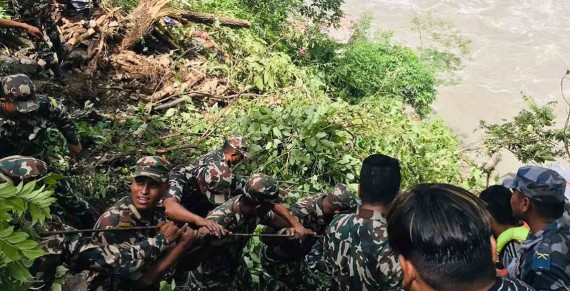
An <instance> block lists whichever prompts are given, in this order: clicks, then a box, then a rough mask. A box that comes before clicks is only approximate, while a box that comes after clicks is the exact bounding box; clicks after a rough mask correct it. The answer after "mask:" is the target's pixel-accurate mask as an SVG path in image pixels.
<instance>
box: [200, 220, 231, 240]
mask: <svg viewBox="0 0 570 291" xmlns="http://www.w3.org/2000/svg"><path fill="white" fill-rule="evenodd" d="M198 226H202V227H205V228H207V229H208V230H209V231H210V234H212V235H215V236H217V237H221V236H223V235H225V234H227V233H228V231H227V230H226V229H225V228H224V227H223V226H221V225H219V224H218V223H217V222H215V221H211V220H207V219H202V220H201V221H200V222H199V223H198Z"/></svg>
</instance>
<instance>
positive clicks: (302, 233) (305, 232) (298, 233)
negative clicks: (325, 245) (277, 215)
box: [293, 225, 315, 239]
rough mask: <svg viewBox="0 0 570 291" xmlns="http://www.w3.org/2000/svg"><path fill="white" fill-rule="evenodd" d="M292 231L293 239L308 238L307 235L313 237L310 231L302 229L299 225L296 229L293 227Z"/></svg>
mask: <svg viewBox="0 0 570 291" xmlns="http://www.w3.org/2000/svg"><path fill="white" fill-rule="evenodd" d="M293 229H294V230H295V233H294V236H293V237H294V238H295V239H299V238H301V237H304V236H308V235H315V233H314V232H313V231H312V230H310V229H308V228H304V227H303V226H302V225H299V226H297V227H293Z"/></svg>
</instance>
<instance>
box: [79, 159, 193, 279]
mask: <svg viewBox="0 0 570 291" xmlns="http://www.w3.org/2000/svg"><path fill="white" fill-rule="evenodd" d="M169 167H170V163H169V162H168V161H167V160H165V159H164V158H161V157H158V156H149V157H144V158H141V159H140V160H138V162H137V166H136V169H135V175H134V176H135V177H134V178H133V181H132V183H131V193H130V195H128V196H125V197H123V198H122V199H120V200H119V201H117V202H116V203H115V204H114V205H113V206H111V207H110V208H109V209H108V210H107V211H106V212H104V213H103V214H102V215H101V216H100V217H99V220H98V221H97V223H96V224H95V229H105V228H115V227H120V228H130V227H137V226H152V225H156V224H158V223H159V222H160V221H162V220H163V219H164V217H162V216H161V215H160V213H158V211H157V209H156V208H157V204H158V202H159V200H160V198H161V197H162V195H164V194H165V193H166V191H167V189H168V172H169ZM165 225H167V227H169V228H171V229H170V231H169V232H170V234H169V235H165V234H164V232H162V231H163V230H162V227H161V233H157V232H156V231H154V230H135V231H124V232H100V233H96V234H94V236H93V237H92V240H91V244H89V245H87V246H82V247H81V248H80V249H79V250H78V251H77V253H76V254H71V255H70V256H71V258H73V260H72V264H71V267H73V268H74V269H91V270H92V269H95V270H97V271H99V272H98V273H95V274H92V275H90V276H89V278H90V283H89V288H90V289H93V290H94V289H96V288H97V287H100V288H102V290H109V289H120V290H128V289H133V288H137V286H139V287H140V286H141V285H142V286H150V285H153V284H155V283H157V280H158V279H160V277H161V276H162V275H163V274H164V273H165V272H166V271H167V270H168V269H169V268H171V267H172V266H173V265H174V264H175V262H176V260H177V259H178V258H179V257H180V256H181V255H182V254H183V253H184V252H186V251H187V250H188V248H189V246H190V242H191V241H192V239H193V236H194V231H186V232H187V233H188V234H186V233H185V234H183V235H182V237H181V239H180V240H178V241H176V239H177V237H178V236H179V235H180V231H179V230H178V228H177V227H176V226H175V225H174V224H173V223H172V222H168V223H166V224H165ZM163 226H164V225H163ZM172 229H175V230H176V231H175V232H172ZM175 241H176V242H177V243H176V246H175V247H172V248H170V249H169V246H171V244H172V243H173V242H175ZM98 247H102V248H103V249H105V250H109V252H106V253H105V254H101V253H100V252H99V251H98ZM91 248H94V250H92V249H91ZM120 250H122V251H123V253H120V252H119V251H120ZM126 250H130V251H129V252H124V251H126ZM167 250H168V251H167ZM160 255H162V257H161V258H160V261H159V262H156V259H157V258H158V257H159V256H160ZM109 261H114V263H115V264H119V265H120V266H121V268H117V266H116V265H109V264H108V262H109ZM157 266H159V267H157Z"/></svg>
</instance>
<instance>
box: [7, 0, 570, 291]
mask: <svg viewBox="0 0 570 291" xmlns="http://www.w3.org/2000/svg"><path fill="white" fill-rule="evenodd" d="M88 2H89V1H86V0H74V1H70V2H69V3H72V4H73V5H74V6H73V7H76V8H77V9H79V8H81V7H87V6H86V5H87V4H85V3H88ZM95 2H97V1H95ZM10 3H11V7H12V8H13V13H14V15H15V16H16V19H17V20H0V26H4V27H12V28H20V29H23V30H24V31H25V32H27V33H28V34H29V35H30V36H31V37H32V39H34V44H35V46H36V50H37V53H38V56H39V57H40V58H42V59H44V60H45V61H46V63H47V64H46V68H47V69H51V70H52V72H53V73H54V75H55V76H56V78H59V79H65V77H64V76H63V72H62V71H61V68H60V61H58V60H61V59H63V58H65V54H66V51H65V48H64V47H63V46H62V45H61V41H60V40H59V36H58V35H57V29H56V28H55V25H54V24H53V23H52V22H53V21H51V22H50V19H51V18H50V16H49V13H50V11H49V7H47V6H46V3H47V2H46V1H24V0H11V1H10ZM78 7H79V8H78ZM50 43H51V44H50ZM0 81H1V88H0V103H1V109H0V182H10V181H11V182H13V183H20V182H28V181H31V180H36V179H39V178H41V177H42V176H44V175H46V174H47V173H48V172H50V171H53V170H54V169H53V167H51V166H50V165H48V164H46V163H45V162H44V160H46V158H47V156H46V148H45V145H46V134H47V129H48V128H53V127H55V128H57V129H58V130H59V131H60V132H61V133H62V135H63V136H64V138H65V140H66V142H67V145H68V147H69V152H70V154H71V155H73V156H75V155H77V154H79V153H81V152H82V151H83V148H82V145H81V141H80V138H79V135H78V133H77V130H76V128H75V125H74V124H73V121H72V120H71V119H70V118H69V116H68V114H67V110H66V108H65V106H63V105H62V104H61V102H59V101H58V100H56V99H54V98H50V97H47V96H45V95H40V94H37V93H36V90H35V86H34V84H33V82H32V81H31V80H30V79H29V78H28V76H26V75H24V74H16V75H9V76H4V77H2V78H1V80H0ZM247 158H250V154H249V152H248V146H247V143H246V141H245V140H244V138H243V137H241V136H239V135H235V134H234V135H231V136H229V137H227V138H226V140H225V142H224V144H223V146H222V148H221V149H219V150H216V151H213V152H211V153H208V154H206V155H204V156H202V157H200V158H199V159H198V160H196V161H191V162H189V163H187V164H182V165H172V164H171V163H170V162H169V161H168V160H166V159H165V158H164V157H160V156H146V157H142V158H140V159H139V160H138V161H137V163H136V165H135V170H134V173H133V178H132V181H131V183H130V193H125V194H126V195H124V197H122V198H121V199H119V200H118V201H117V202H116V203H114V204H113V205H111V206H110V207H109V208H108V209H107V210H106V211H105V212H104V213H103V214H101V215H100V216H99V218H98V219H95V217H93V215H92V210H91V209H90V206H89V204H88V203H87V202H86V201H85V200H84V199H83V197H81V196H80V195H77V193H75V191H73V189H71V188H72V187H71V186H70V185H69V184H67V183H66V182H65V181H60V182H59V185H58V186H57V188H56V189H55V194H54V196H55V197H56V198H57V202H56V203H55V204H54V205H53V206H52V208H53V211H52V213H53V214H54V215H53V216H52V218H51V219H49V220H48V221H47V223H46V225H45V229H42V230H40V231H41V232H43V233H44V234H46V235H44V236H43V237H42V240H41V245H42V248H43V249H44V250H45V251H46V255H45V256H42V257H40V258H39V259H37V260H36V261H35V262H34V265H33V266H32V267H31V269H30V270H31V272H32V273H33V274H34V275H35V277H36V279H35V281H34V282H33V284H34V286H33V288H37V289H44V290H49V289H50V288H51V285H52V284H53V281H54V278H55V272H56V267H57V266H59V265H64V266H66V267H67V268H68V269H69V270H70V272H71V273H72V274H75V276H78V277H79V278H81V280H82V281H83V282H84V283H85V285H86V288H87V289H88V290H135V289H156V288H157V286H158V284H159V282H160V281H161V280H175V281H176V283H177V285H178V286H181V287H182V288H186V289H189V290H252V288H253V287H252V286H254V284H253V282H252V276H251V274H250V269H249V267H248V266H247V263H246V261H245V259H244V255H245V252H246V249H247V245H248V242H249V240H250V238H251V235H252V234H254V233H256V230H258V229H259V228H258V226H259V225H262V226H263V228H262V230H261V232H260V233H259V234H260V235H261V236H262V237H261V248H260V251H259V254H258V255H259V260H260V262H259V263H260V265H261V268H262V274H261V276H260V278H259V279H260V282H259V286H260V288H261V289H263V290H293V289H299V290H402V289H404V290H450V291H451V290H463V291H479V290H513V291H514V290H523V291H524V290H570V251H569V249H570V214H569V213H568V212H567V210H566V208H565V205H566V204H567V203H568V201H567V200H566V199H565V196H564V194H565V191H570V189H567V185H568V182H567V181H566V180H565V179H564V178H563V176H561V175H560V174H559V173H558V172H557V171H555V170H553V169H547V168H543V167H538V166H526V167H522V168H520V169H518V171H517V174H516V176H515V177H514V178H512V179H507V180H505V181H504V182H503V183H502V184H501V185H494V186H491V187H488V188H487V189H485V190H484V191H482V192H481V193H477V194H478V195H475V194H473V193H470V192H469V191H467V190H465V189H463V188H461V187H457V186H454V185H449V184H443V183H442V184H419V185H415V186H413V187H411V188H409V189H406V190H402V189H401V185H400V184H401V169H400V164H399V161H398V160H397V159H394V158H392V157H389V156H386V155H382V154H372V155H370V156H369V157H367V158H366V159H364V161H363V162H362V167H361V172H360V176H359V177H360V181H359V186H358V191H357V193H353V192H352V191H351V190H349V188H348V187H347V186H346V185H344V184H338V185H336V186H334V187H333V188H332V189H331V190H330V192H328V193H315V194H313V195H311V196H308V197H305V198H303V199H301V200H299V201H296V203H294V204H292V205H290V206H289V207H286V206H284V204H283V202H284V201H285V198H286V197H287V193H286V192H285V191H283V190H282V189H280V188H279V185H278V183H277V182H276V181H275V180H274V179H273V178H271V177H269V176H266V175H263V174H259V173H255V174H251V175H250V176H248V177H240V176H237V175H234V173H232V166H233V165H235V164H237V163H239V162H240V161H242V160H244V159H247ZM40 183H41V182H40ZM331 186H332V185H331ZM74 228H92V229H95V230H112V231H97V232H91V233H89V232H86V233H68V234H61V233H60V234H52V231H55V230H73V229H74ZM326 278H329V279H330V280H327V279H326ZM328 281H330V283H329V282H328Z"/></svg>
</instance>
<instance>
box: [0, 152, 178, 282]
mask: <svg viewBox="0 0 570 291" xmlns="http://www.w3.org/2000/svg"><path fill="white" fill-rule="evenodd" d="M147 165H148V163H147ZM151 167H152V166H146V169H143V171H141V173H142V175H145V174H146V173H145V172H148V169H149V168H151ZM46 173H47V166H46V164H45V163H44V162H43V161H41V160H38V159H35V158H32V157H25V156H10V157H6V158H3V159H0V182H8V181H12V182H14V183H19V182H21V181H23V182H29V181H31V180H33V179H38V178H41V177H42V176H44V175H46ZM151 175H152V174H151ZM57 230H73V228H72V227H70V226H67V225H65V224H63V223H62V222H61V221H60V220H59V218H58V217H57V216H52V218H51V219H48V220H47V221H46V223H45V225H44V228H43V229H37V231H38V232H44V231H46V232H49V231H57ZM177 232H178V228H177V227H176V226H175V225H173V224H172V223H170V224H164V225H162V226H161V228H160V234H159V235H157V236H155V237H147V238H145V239H144V240H141V241H140V242H138V243H136V244H132V245H127V246H125V247H123V246H121V247H115V246H109V245H101V244H99V243H94V242H92V241H91V237H89V236H82V235H81V234H68V235H65V236H64V235H61V234H60V235H51V236H43V237H42V239H41V241H40V245H41V247H42V249H43V250H44V251H45V252H46V255H44V256H42V257H40V258H38V259H37V260H36V261H35V262H34V264H33V266H32V267H31V268H30V272H31V273H32V274H34V276H35V281H37V282H39V283H38V284H36V286H34V287H35V289H40V288H41V289H43V290H49V289H50V287H51V284H52V283H53V280H54V278H55V272H56V268H57V266H59V265H62V264H65V265H66V266H67V267H68V268H69V269H71V270H72V271H80V270H93V271H98V272H106V273H116V274H121V275H127V274H131V273H135V272H138V271H140V270H142V269H143V267H145V264H146V263H148V262H153V261H155V260H157V259H158V257H159V255H161V254H164V253H165V250H166V249H167V248H168V247H169V246H170V245H171V243H169V242H173V241H174V240H175V237H176V235H177ZM179 253H182V252H180V251H179Z"/></svg>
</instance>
